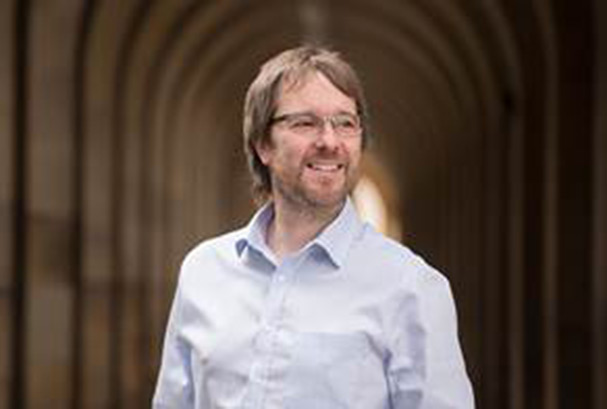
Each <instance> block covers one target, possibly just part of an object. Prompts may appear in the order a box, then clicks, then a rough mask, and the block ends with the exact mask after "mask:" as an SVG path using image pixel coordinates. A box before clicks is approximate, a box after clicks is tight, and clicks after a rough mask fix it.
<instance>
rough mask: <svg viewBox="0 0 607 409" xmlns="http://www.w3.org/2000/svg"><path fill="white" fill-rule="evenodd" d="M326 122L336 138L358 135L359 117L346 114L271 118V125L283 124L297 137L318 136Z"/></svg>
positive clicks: (303, 114)
mask: <svg viewBox="0 0 607 409" xmlns="http://www.w3.org/2000/svg"><path fill="white" fill-rule="evenodd" d="M326 122H329V123H330V124H331V127H333V132H335V134H337V135H338V136H344V137H350V136H357V135H360V131H361V123H360V117H359V116H358V115H355V114H350V113H347V112H343V113H339V114H335V115H329V116H325V117H321V116H318V115H316V114H314V113H311V112H298V113H292V114H284V115H279V116H277V117H274V118H272V122H271V124H272V125H273V124H277V123H283V124H284V125H285V126H286V128H287V129H288V130H289V131H291V132H293V133H295V134H298V135H303V136H319V135H320V134H322V133H323V131H324V130H325V123H326Z"/></svg>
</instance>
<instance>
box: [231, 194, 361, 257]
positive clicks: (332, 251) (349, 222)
mask: <svg viewBox="0 0 607 409" xmlns="http://www.w3.org/2000/svg"><path fill="white" fill-rule="evenodd" d="M273 217H274V206H273V205H272V203H271V202H268V203H266V204H265V205H264V206H263V207H261V208H260V209H259V210H258V211H257V212H256V213H255V215H254V216H253V218H252V219H251V221H250V222H249V224H248V225H247V227H246V228H245V230H244V235H243V237H241V238H240V239H239V240H237V241H236V252H237V254H238V256H241V255H242V252H243V251H244V249H245V248H246V247H247V246H249V247H252V248H253V249H255V250H256V251H258V252H260V253H262V254H264V255H265V256H266V257H267V258H269V259H270V260H273V257H271V256H270V255H271V254H272V252H271V250H270V249H269V248H268V246H267V244H266V240H265V232H266V230H267V227H268V225H269V223H270V221H271V220H272V218H273ZM361 225H362V222H361V221H360V219H359V217H358V214H357V212H356V209H355V208H354V204H353V203H352V200H351V199H350V197H347V199H346V201H345V204H344V206H343V207H342V209H341V211H340V213H339V215H338V216H337V217H336V218H335V220H333V221H332V222H331V223H330V224H329V225H328V226H327V227H326V228H325V229H324V230H322V231H321V232H320V234H319V235H318V236H317V237H316V238H315V239H313V240H312V241H311V242H310V243H308V244H307V245H306V246H305V247H304V249H307V248H309V247H313V246H317V247H320V248H321V249H323V250H324V251H325V252H326V254H327V255H328V256H329V258H330V259H331V261H332V262H333V263H334V264H335V265H336V267H341V266H342V265H343V263H344V261H345V258H346V256H347V253H348V249H349V248H350V246H351V244H352V241H353V240H354V238H355V236H356V234H357V232H358V231H359V229H360V227H361Z"/></svg>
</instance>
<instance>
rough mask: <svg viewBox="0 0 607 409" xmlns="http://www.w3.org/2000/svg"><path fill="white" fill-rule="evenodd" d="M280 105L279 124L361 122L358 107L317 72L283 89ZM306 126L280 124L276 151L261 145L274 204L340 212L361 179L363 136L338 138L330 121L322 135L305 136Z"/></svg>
mask: <svg viewBox="0 0 607 409" xmlns="http://www.w3.org/2000/svg"><path fill="white" fill-rule="evenodd" d="M276 103H277V109H276V116H275V118H280V117H285V116H286V117H288V118H290V119H292V118H293V117H294V116H295V117H298V115H299V114H303V118H304V121H305V118H306V116H308V117H310V116H311V117H312V118H314V117H316V118H318V117H320V118H326V117H333V118H343V117H345V118H351V117H355V118H357V115H356V112H357V110H356V102H355V101H354V100H353V99H352V98H350V97H348V96H347V95H345V94H344V93H342V92H341V91H340V90H339V89H337V88H336V87H335V86H334V85H333V84H332V83H331V82H330V81H329V80H328V79H327V78H326V77H325V76H324V75H322V74H320V73H317V72H312V73H310V74H308V75H307V76H306V77H304V78H303V79H302V80H301V81H299V82H297V83H296V84H289V83H287V84H283V86H282V87H281V89H280V90H279V95H278V98H277V101H276ZM299 117H302V115H299ZM335 122H337V121H333V123H335ZM345 124H346V126H347V125H348V123H347V122H346V123H345ZM307 126H309V125H308V124H307V123H306V122H303V123H299V122H293V121H280V122H276V123H275V124H274V125H273V126H272V128H271V131H270V132H271V141H272V143H271V145H262V144H260V145H258V146H257V153H258V154H259V157H260V158H261V161H262V162H263V163H264V164H265V165H266V166H268V168H269V169H270V174H271V178H272V194H273V197H274V200H275V201H282V203H284V204H286V205H290V206H294V207H295V208H299V209H317V210H325V211H326V210H329V211H332V210H336V209H337V208H338V207H339V206H341V204H342V202H343V200H344V199H345V198H346V196H347V194H348V192H349V191H350V190H351V189H352V187H353V186H354V184H355V183H356V180H357V178H358V168H359V162H360V157H361V150H362V135H361V132H360V130H359V129H357V130H356V131H355V132H345V133H344V132H336V131H335V128H334V126H333V124H332V123H331V121H325V123H324V124H323V125H322V129H321V130H320V128H318V127H317V129H319V132H313V131H309V130H306V129H305V127H307ZM302 127H304V130H303V131H302V130H301V128H302ZM342 128H343V127H342ZM346 129H347V128H346ZM342 131H343V129H342Z"/></svg>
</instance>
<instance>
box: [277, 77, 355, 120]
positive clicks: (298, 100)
mask: <svg viewBox="0 0 607 409" xmlns="http://www.w3.org/2000/svg"><path fill="white" fill-rule="evenodd" d="M276 110H277V111H279V112H285V111H303V110H306V111H314V112H319V113H333V112H356V101H355V100H354V99H353V98H351V97H350V96H348V95H346V94H344V93H343V92H342V91H341V90H340V89H339V88H337V87H336V86H335V85H334V84H333V83H332V82H331V81H330V80H329V79H328V78H327V77H326V76H325V75H323V74H322V73H321V72H318V71H309V72H307V73H305V74H304V75H302V76H299V77H298V78H288V77H287V78H285V79H284V80H283V81H282V82H281V84H280V86H279V87H278V92H277V96H276Z"/></svg>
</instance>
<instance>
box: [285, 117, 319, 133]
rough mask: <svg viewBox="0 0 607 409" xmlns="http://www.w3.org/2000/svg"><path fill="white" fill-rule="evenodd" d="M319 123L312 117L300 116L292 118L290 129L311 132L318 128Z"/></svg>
mask: <svg viewBox="0 0 607 409" xmlns="http://www.w3.org/2000/svg"><path fill="white" fill-rule="evenodd" d="M317 124H318V121H317V120H315V119H314V117H312V116H310V115H298V116H295V117H292V118H290V120H289V123H288V125H289V128H292V129H297V130H309V129H314V128H316V126H317Z"/></svg>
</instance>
